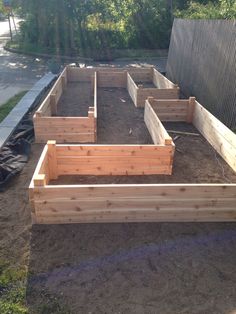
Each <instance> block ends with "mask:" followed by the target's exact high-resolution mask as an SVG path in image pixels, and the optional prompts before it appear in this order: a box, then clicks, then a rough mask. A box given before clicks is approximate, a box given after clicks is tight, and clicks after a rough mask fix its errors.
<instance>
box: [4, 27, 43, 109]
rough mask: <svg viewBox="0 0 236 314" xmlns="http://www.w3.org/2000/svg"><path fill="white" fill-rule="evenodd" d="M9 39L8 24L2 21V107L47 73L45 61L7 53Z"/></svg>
mask: <svg viewBox="0 0 236 314" xmlns="http://www.w3.org/2000/svg"><path fill="white" fill-rule="evenodd" d="M17 22H18V21H17ZM9 39H10V38H9V26H8V22H7V21H1V22H0V106H1V105H2V104H3V103H4V102H5V101H6V100H8V99H9V98H11V97H12V96H14V95H15V94H17V93H18V92H20V91H22V90H28V89H30V88H31V87H32V86H33V85H34V83H35V82H36V81H37V80H39V79H40V78H41V77H42V75H43V74H44V73H45V72H46V71H47V67H46V66H45V62H44V61H43V60H40V59H37V58H33V57H28V56H27V57H26V56H23V55H18V54H14V53H10V52H7V51H5V50H4V49H3V47H4V45H5V43H6V41H7V40H9Z"/></svg>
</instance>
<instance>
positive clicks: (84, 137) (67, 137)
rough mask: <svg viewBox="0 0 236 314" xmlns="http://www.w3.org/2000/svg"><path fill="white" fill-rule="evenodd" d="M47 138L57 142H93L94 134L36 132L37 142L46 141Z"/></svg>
mask: <svg viewBox="0 0 236 314" xmlns="http://www.w3.org/2000/svg"><path fill="white" fill-rule="evenodd" d="M49 138H53V139H54V140H56V141H57V143H94V141H95V136H94V132H92V133H65V134H61V133H60V134H58V133H44V134H38V136H37V137H36V142H37V143H46V142H47V141H48V139H49Z"/></svg>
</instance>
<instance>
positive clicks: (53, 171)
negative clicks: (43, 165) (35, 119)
mask: <svg viewBox="0 0 236 314" xmlns="http://www.w3.org/2000/svg"><path fill="white" fill-rule="evenodd" d="M47 147H48V169H49V178H50V179H53V180H55V179H57V178H58V165H57V151H56V141H48V142H47Z"/></svg>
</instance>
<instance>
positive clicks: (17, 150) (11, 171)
mask: <svg viewBox="0 0 236 314" xmlns="http://www.w3.org/2000/svg"><path fill="white" fill-rule="evenodd" d="M33 140H34V127H33V122H32V119H31V118H30V115H28V116H27V117H26V118H24V119H23V120H22V122H21V123H20V124H19V126H18V127H17V129H16V130H15V132H14V133H13V135H12V136H11V137H10V139H9V141H8V142H7V143H6V144H5V145H4V147H3V148H2V150H1V151H0V191H3V190H4V189H5V188H6V185H7V183H8V181H9V180H10V179H11V178H12V177H14V176H15V175H16V174H18V173H19V172H21V170H22V169H23V167H24V165H25V163H26V162H27V161H28V158H29V155H30V150H31V143H32V142H33Z"/></svg>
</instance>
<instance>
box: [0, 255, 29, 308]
mask: <svg viewBox="0 0 236 314" xmlns="http://www.w3.org/2000/svg"><path fill="white" fill-rule="evenodd" d="M26 277H27V271H26V269H22V268H16V267H11V266H9V265H8V264H7V263H6V262H3V261H0V313H1V314H28V309H27V307H26V304H25V299H26Z"/></svg>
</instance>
